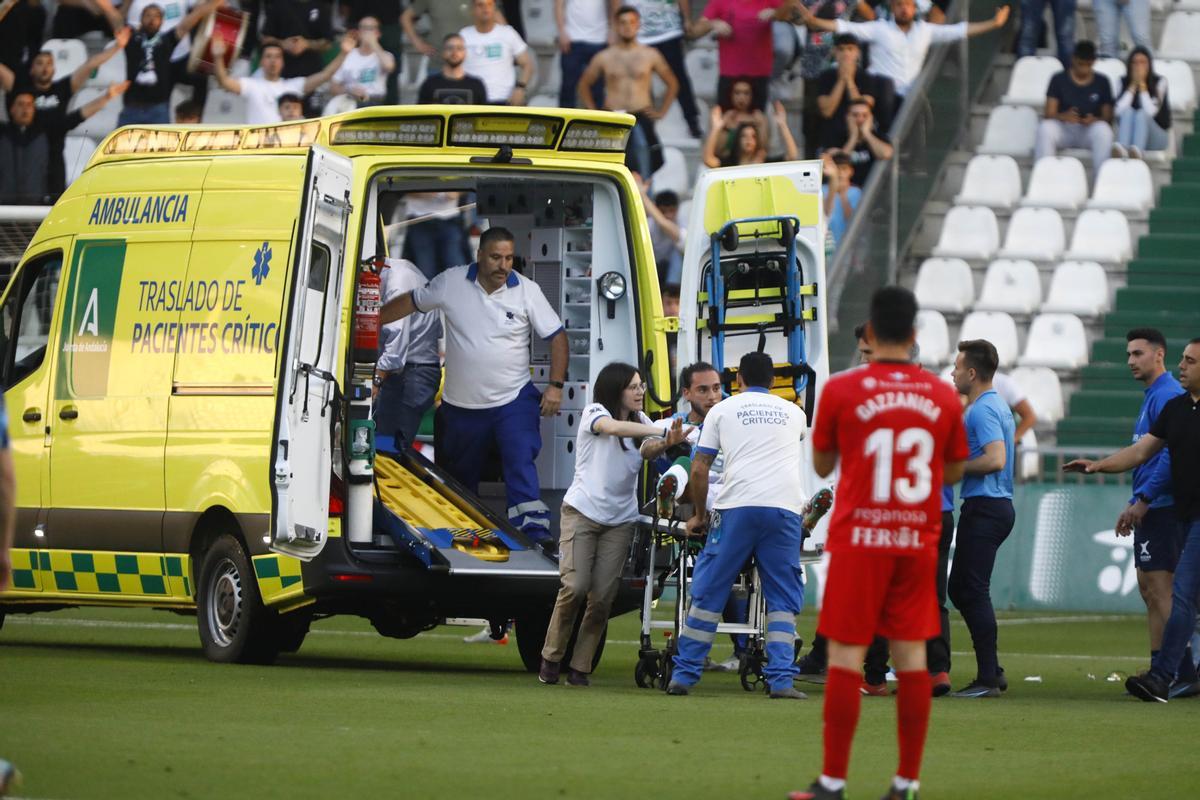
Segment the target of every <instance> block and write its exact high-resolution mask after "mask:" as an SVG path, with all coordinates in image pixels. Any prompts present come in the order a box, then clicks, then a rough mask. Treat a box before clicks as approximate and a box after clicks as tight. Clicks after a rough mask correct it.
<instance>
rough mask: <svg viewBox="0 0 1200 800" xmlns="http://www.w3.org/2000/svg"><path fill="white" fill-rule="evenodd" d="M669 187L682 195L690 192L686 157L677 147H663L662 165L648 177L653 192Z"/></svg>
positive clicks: (690, 185)
mask: <svg viewBox="0 0 1200 800" xmlns="http://www.w3.org/2000/svg"><path fill="white" fill-rule="evenodd" d="M665 189H669V190H671V191H672V192H674V193H675V194H677V195H679V196H680V197H683V196H684V195H687V194H690V193H691V190H692V184H691V182H690V181H689V180H688V168H687V159H686V158H685V157H684V155H683V151H682V150H680V149H679V148H678V147H664V148H663V165H662V166H661V167H660V168H659V170H658V172H656V173H654V175H652V176H651V178H650V191H651V192H652V193H654V194H657V193H658V192H661V191H663V190H665Z"/></svg>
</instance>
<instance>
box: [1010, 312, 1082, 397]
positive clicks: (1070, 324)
mask: <svg viewBox="0 0 1200 800" xmlns="http://www.w3.org/2000/svg"><path fill="white" fill-rule="evenodd" d="M1087 362H1088V343H1087V333H1086V332H1085V331H1084V329H1083V322H1082V321H1081V320H1080V319H1079V317H1077V316H1075V315H1074V314H1039V315H1038V316H1037V317H1035V318H1034V320H1033V324H1031V325H1030V326H1029V335H1028V337H1027V338H1026V340H1025V355H1023V356H1021V366H1023V367H1050V368H1052V369H1079V368H1080V367H1082V366H1084V365H1085V364H1087ZM1035 410H1036V409H1035Z"/></svg>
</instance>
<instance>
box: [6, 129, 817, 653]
mask: <svg viewBox="0 0 1200 800" xmlns="http://www.w3.org/2000/svg"><path fill="white" fill-rule="evenodd" d="M632 123H633V119H632V117H629V116H626V115H618V114H608V113H603V112H586V111H560V110H556V109H554V110H552V109H518V108H511V109H510V108H497V107H471V106H414V107H377V108H370V109H362V110H358V111H354V112H350V113H347V114H343V115H339V116H333V117H327V118H322V119H319V120H310V121H302V122H296V123H285V124H279V125H270V126H264V127H230V128H218V127H212V126H203V127H196V128H180V127H126V128H122V129H120V130H118V131H116V132H115V133H113V134H112V135H110V136H109V137H108V138H107V139H106V140H105V141H104V142H103V143H102V144H101V145H100V147H99V148H98V149H97V151H96V153H95V155H94V156H93V157H92V160H91V162H90V164H89V165H88V167H87V169H86V170H85V171H84V173H83V174H82V175H81V176H80V178H79V179H78V180H77V181H75V183H73V184H72V185H71V187H70V188H69V189H68V190H67V192H66V193H65V194H64V195H63V196H62V198H61V199H60V200H59V201H58V203H57V204H56V205H55V206H54V208H53V209H52V210H51V212H50V213H49V215H48V216H47V218H46V219H45V221H44V222H43V224H42V225H41V227H40V228H39V230H38V232H37V234H36V235H35V237H34V239H33V241H32V243H31V244H30V245H29V248H28V250H27V252H26V253H25V256H24V257H23V259H22V261H21V263H20V265H19V267H18V269H17V271H16V272H15V274H14V276H13V278H12V279H11V281H10V283H9V285H8V287H7V290H6V291H5V293H4V296H3V300H2V301H0V307H2V313H0V344H2V349H0V359H2V363H0V384H2V386H3V388H4V391H5V402H6V403H7V407H8V411H9V418H10V434H11V439H12V447H13V451H14V458H15V462H16V469H17V497H16V502H17V506H18V510H17V529H16V549H15V551H14V553H13V560H14V568H15V570H14V580H13V584H12V586H11V587H10V588H9V590H8V591H7V592H5V593H3V594H0V624H2V622H3V618H4V615H5V614H15V613H25V612H33V611H43V610H53V609H58V608H63V607H69V606H79V605H117V606H143V607H153V608H163V609H173V610H177V611H192V612H195V613H196V615H197V619H198V628H199V632H200V639H201V643H202V645H203V647H204V650H205V652H206V654H207V655H208V656H209V657H210V658H212V659H214V660H218V661H243V662H259V663H264V662H269V661H271V660H272V659H273V658H275V657H276V656H277V655H278V654H279V653H280V652H290V651H294V650H296V649H297V648H298V647H299V646H300V644H301V643H302V641H303V639H304V637H305V635H306V633H307V631H308V629H309V625H310V623H311V622H312V620H313V619H314V618H320V617H324V616H329V615H333V614H356V615H360V616H363V617H365V618H367V619H369V620H370V621H371V622H372V624H373V625H374V626H375V628H376V629H377V630H379V632H380V633H382V634H383V635H386V636H394V637H399V638H408V637H411V636H415V635H416V634H418V633H420V632H422V631H424V630H429V629H430V628H432V627H434V626H436V625H439V624H441V623H443V622H445V621H446V620H448V619H452V618H481V619H485V620H489V621H491V622H492V623H493V624H494V625H498V624H502V622H503V621H504V620H508V619H515V620H516V621H517V627H516V630H517V639H518V645H519V649H520V651H521V656H522V660H523V661H524V662H525V665H526V666H527V667H529V668H531V669H536V666H537V659H538V651H539V650H540V647H541V644H542V638H543V636H544V632H545V626H546V623H547V621H548V617H549V613H550V610H551V606H552V602H553V597H554V595H555V592H556V591H557V586H558V569H557V564H556V562H555V561H554V560H552V559H551V558H549V557H547V555H545V554H544V553H543V552H542V551H541V550H539V549H537V548H535V547H533V546H532V545H531V544H530V543H529V542H528V541H527V540H526V539H525V538H524V537H523V536H522V535H521V534H520V532H518V531H516V530H515V529H513V528H512V527H511V526H510V525H509V524H508V522H507V520H505V519H503V518H502V514H501V515H497V514H496V513H494V512H493V511H492V510H491V509H490V508H489V507H488V505H487V504H486V503H484V502H483V501H481V500H480V498H478V497H476V496H473V495H472V494H470V493H469V492H467V491H465V490H463V489H462V488H461V487H459V486H457V485H456V483H455V482H454V481H453V479H452V478H450V477H449V476H448V475H445V474H444V473H442V472H441V471H439V470H438V469H437V468H436V467H435V466H434V465H433V464H432V463H430V462H428V461H426V460H425V459H423V458H422V457H421V456H420V455H419V454H417V453H415V452H408V453H404V454H399V453H378V454H376V453H374V452H373V451H372V449H371V448H370V446H369V443H368V444H367V446H366V447H365V448H364V447H362V446H361V445H362V440H361V439H360V438H359V437H358V436H356V434H357V433H359V432H361V430H362V428H363V427H364V424H363V420H364V419H366V418H367V417H368V416H369V413H370V396H371V394H370V392H371V376H372V372H373V364H372V363H370V362H371V361H372V360H373V356H369V355H362V353H361V350H356V348H355V347H354V344H355V342H354V331H355V322H356V319H355V315H356V308H357V307H358V305H357V304H356V299H357V297H358V293H359V291H360V288H361V287H362V285H364V284H365V283H366V281H365V279H364V275H365V274H366V272H367V271H369V270H368V267H367V266H366V265H369V264H372V263H374V262H375V261H376V260H377V259H378V256H380V255H381V254H386V253H387V251H388V241H389V239H390V238H391V236H390V228H391V226H390V225H389V219H388V217H387V213H385V212H386V211H387V209H391V208H394V207H395V206H396V204H397V202H398V201H402V200H403V198H404V196H406V195H407V194H409V193H426V192H456V193H462V194H463V195H464V196H467V197H471V198H474V199H473V212H474V214H475V215H476V216H477V217H478V220H479V222H480V224H481V225H482V226H486V225H489V224H490V225H499V224H502V225H504V226H506V227H508V228H510V229H511V230H513V232H514V233H515V234H516V238H517V254H518V256H520V257H521V262H522V267H521V268H522V269H523V271H524V274H525V275H526V276H527V277H531V278H533V279H534V280H535V281H537V282H538V283H539V284H540V286H541V287H542V289H543V292H544V293H545V294H546V296H547V298H548V299H550V301H551V304H552V305H553V306H554V307H555V309H556V310H557V311H558V312H559V314H560V316H561V317H562V319H563V321H564V325H565V327H566V330H567V333H568V335H569V337H570V342H571V348H570V352H571V355H570V367H569V374H568V379H569V383H568V385H567V387H566V391H565V392H564V403H563V409H562V411H560V413H559V414H558V416H557V417H556V418H553V419H548V420H545V421H544V422H543V425H542V432H543V448H542V454H541V455H540V456H539V461H538V473H539V477H540V478H541V482H542V485H543V488H544V489H546V490H548V491H554V490H557V489H565V488H566V485H567V484H569V480H570V472H571V468H572V465H573V442H574V436H575V433H576V432H577V420H578V416H579V414H578V412H579V411H580V410H582V408H583V406H584V404H585V402H586V401H587V400H588V399H589V395H590V390H589V385H590V382H591V380H592V379H593V378H594V376H595V375H596V373H597V372H598V371H599V369H600V368H601V367H603V366H604V364H606V363H608V362H609V361H613V360H622V361H628V362H632V363H637V364H640V365H641V366H642V368H643V370H644V374H645V377H646V379H647V382H648V383H649V384H650V387H651V392H650V394H651V397H652V398H653V399H654V400H655V401H656V403H657V405H658V407H660V408H661V407H665V406H667V405H669V404H670V400H671V397H670V395H671V386H672V381H671V376H670V374H669V373H670V369H669V366H668V357H667V346H666V334H667V333H668V332H669V331H673V330H675V329H676V327H677V325H678V319H677V318H675V317H671V318H667V317H664V316H663V313H662V306H661V301H660V295H659V286H658V280H657V276H656V271H655V265H654V258H653V254H652V250H651V244H650V239H649V233H648V230H647V224H646V220H645V215H644V211H643V209H642V205H641V199H640V194H639V192H638V190H637V187H636V185H635V184H634V182H633V179H632V176H631V174H630V173H629V172H628V171H627V170H626V169H625V167H624V166H623V151H624V149H625V142H626V139H627V138H628V135H629V131H630V127H631V125H632ZM726 188H728V187H726ZM790 197H791V196H790V195H789V198H790ZM802 199H803V200H804V202H805V203H806V206H805V207H806V208H809V207H810V206H811V208H812V209H815V207H816V205H815V201H812V202H811V203H809V201H810V200H811V198H802ZM806 213H807V212H806ZM814 213H815V211H814ZM808 216H810V217H811V216H812V215H811V214H809V215H808ZM813 219H815V217H813ZM532 346H533V352H532V354H531V361H532V363H533V372H534V375H533V379H534V380H535V381H541V382H543V383H544V381H545V380H546V377H547V371H548V364H549V353H548V351H546V350H543V349H539V347H541V343H540V342H538V343H534V344H533V345H532ZM356 353H357V355H356ZM360 359H361V360H360ZM639 594H640V592H639V585H638V582H637V579H636V578H635V577H634V576H633V575H628V576H627V577H626V579H625V582H624V585H623V589H622V592H621V596H620V598H619V599H618V601H617V604H616V606H615V608H614V613H620V612H622V611H625V610H628V609H630V608H633V607H635V606H636V605H637V604H638V602H639Z"/></svg>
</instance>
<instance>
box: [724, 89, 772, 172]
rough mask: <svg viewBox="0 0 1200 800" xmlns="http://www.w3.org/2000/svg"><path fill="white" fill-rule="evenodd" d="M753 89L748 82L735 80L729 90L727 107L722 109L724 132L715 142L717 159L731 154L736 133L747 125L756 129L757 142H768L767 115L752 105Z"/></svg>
mask: <svg viewBox="0 0 1200 800" xmlns="http://www.w3.org/2000/svg"><path fill="white" fill-rule="evenodd" d="M753 103H754V87H753V86H751V85H750V81H748V80H744V79H741V80H736V81H734V82H733V85H732V86H731V87H730V89H729V106H728V107H726V108H722V109H721V111H722V112H723V113H722V117H721V126H722V127H723V128H724V130H725V136H724V138H723V139H720V140H718V142H717V157H718V158H725V157H726V156H728V155H729V154H730V153H732V152H733V149H734V145H735V144H736V143H737V131H738V128H740V127H741V126H742V125H745V124H747V123H749V124H751V125H753V126H754V127H755V128H757V129H758V140H759V141H760V142H764V143H767V142H769V141H770V132H769V131H768V130H767V115H766V114H764V113H763V112H762V111H761V110H759V109H757V108H755V107H754V105H753Z"/></svg>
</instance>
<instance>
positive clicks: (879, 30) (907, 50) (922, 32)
mask: <svg viewBox="0 0 1200 800" xmlns="http://www.w3.org/2000/svg"><path fill="white" fill-rule="evenodd" d="M891 9H892V18H891V19H889V20H886V21H885V20H875V21H873V22H847V21H846V20H844V19H837V20H829V19H820V18H818V17H816V16H815V15H814V14H813V13H812V12H811V11H809V10H808V9H807V8H805V7H804V6H799V7H798V8H797V9H796V14H797V16H798V17H799V18H800V20H801V22H803V23H804V24H805V25H807V26H808V27H809V28H810V29H811V28H816V29H818V30H824V31H834V32H836V33H852V34H854V35H855V36H856V37H858V40H859V41H860V42H867V43H869V44H870V45H871V72H873V73H875V74H876V75H882V76H884V77H887V78H891V79H892V84H893V86H894V87H895V90H896V105H897V108H898V107H899V105H900V104H901V103H903V102H904V97H905V95H906V94H907V93H908V90H909V88H910V87H911V86H912V84H913V81H915V80H916V79H917V76H918V75H920V74H921V67H922V65H924V63H925V55H926V54H927V53H928V52H929V47H930V46H931V45H934V44H938V43H939V42H957V41H959V40H960V39H963V38H964V37H970V36H978V35H980V34H982V33H988V32H989V31H994V30H998V29H1000V28H1002V27H1004V23H1006V22H1008V14H1009V8H1008V6H1000V7H999V8H997V9H996V14H995V16H993V17H992V18H991V19H990V20H985V21H983V22H959V23H956V24H954V25H935V24H932V23H928V22H923V21H922V20H921V19H919V18H918V17H917V6H916V2H915V0H891Z"/></svg>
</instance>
